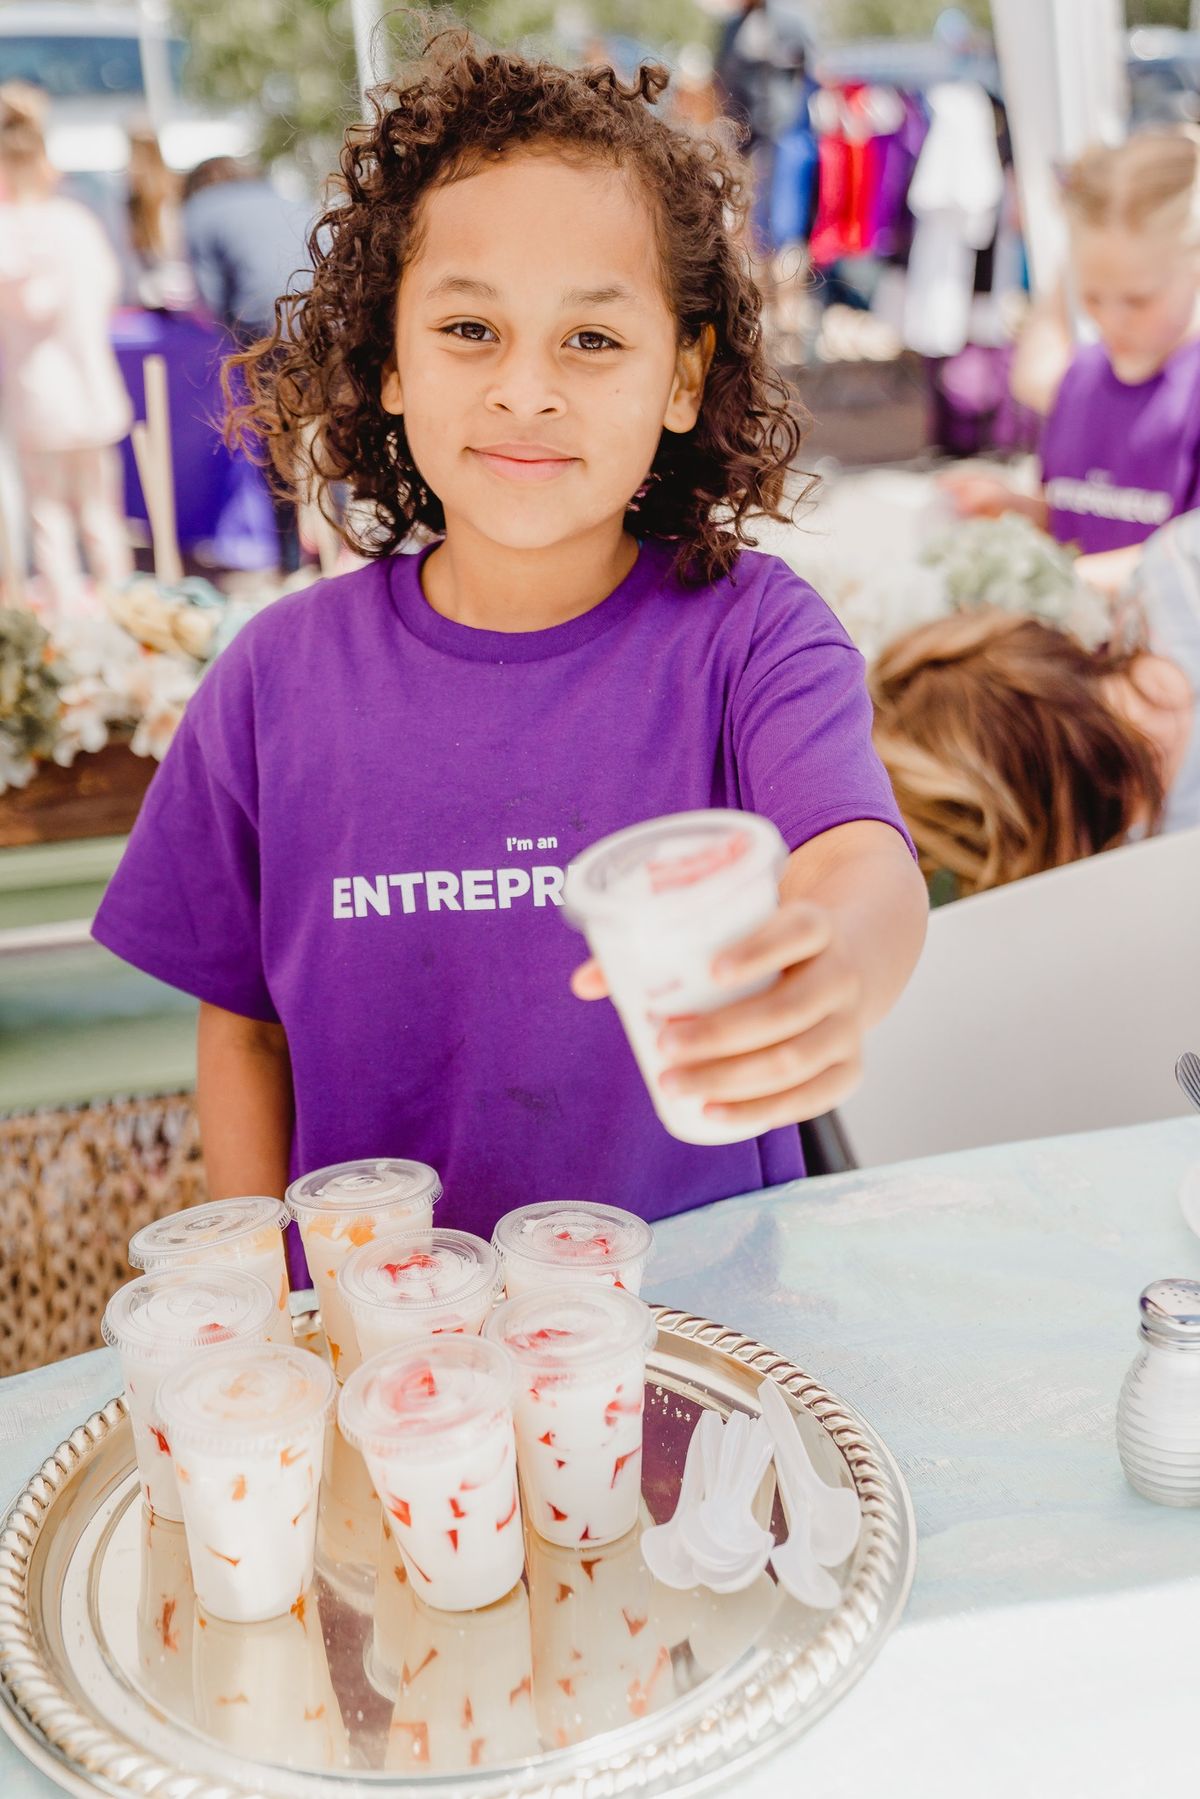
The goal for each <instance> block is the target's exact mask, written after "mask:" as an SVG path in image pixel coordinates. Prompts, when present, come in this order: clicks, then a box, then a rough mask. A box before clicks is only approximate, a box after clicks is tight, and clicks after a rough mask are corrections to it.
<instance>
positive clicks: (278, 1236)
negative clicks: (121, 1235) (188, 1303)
mask: <svg viewBox="0 0 1200 1799" xmlns="http://www.w3.org/2000/svg"><path fill="white" fill-rule="evenodd" d="M287 1220H288V1213H287V1207H286V1206H285V1205H283V1204H281V1202H280V1201H279V1200H277V1199H266V1198H249V1199H214V1200H213V1201H212V1202H211V1203H210V1204H209V1205H205V1206H192V1207H190V1208H189V1209H188V1210H187V1211H186V1212H173V1213H172V1214H171V1216H170V1217H169V1218H156V1219H155V1220H154V1222H153V1223H152V1224H144V1225H143V1226H142V1228H141V1230H140V1231H135V1232H134V1234H133V1236H132V1237H131V1238H130V1241H129V1260H130V1261H131V1262H132V1263H133V1266H134V1267H135V1268H144V1269H145V1270H146V1272H147V1273H148V1274H149V1273H155V1272H157V1271H158V1269H160V1268H195V1267H213V1266H215V1265H216V1264H217V1263H221V1264H222V1265H224V1266H228V1267H235V1268H240V1269H241V1270H242V1271H243V1273H245V1274H257V1275H258V1277H259V1279H260V1280H264V1281H266V1283H267V1285H268V1287H270V1289H271V1291H272V1293H274V1294H275V1300H276V1315H275V1317H274V1318H273V1319H272V1321H271V1330H270V1336H271V1339H272V1341H273V1342H276V1343H282V1344H284V1346H285V1347H290V1345H291V1344H292V1343H293V1341H294V1338H293V1335H292V1317H291V1312H290V1310H289V1308H288V1293H289V1288H288V1276H287V1262H286V1260H285V1259H284V1253H283V1231H284V1226H285V1225H286V1224H287Z"/></svg>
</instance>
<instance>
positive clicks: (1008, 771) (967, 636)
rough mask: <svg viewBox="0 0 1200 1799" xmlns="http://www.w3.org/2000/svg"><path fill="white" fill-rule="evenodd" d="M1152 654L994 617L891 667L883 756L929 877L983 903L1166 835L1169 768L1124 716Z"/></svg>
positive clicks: (882, 670)
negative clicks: (1162, 826) (1118, 688)
mask: <svg viewBox="0 0 1200 1799" xmlns="http://www.w3.org/2000/svg"><path fill="white" fill-rule="evenodd" d="M1141 653H1142V652H1141V651H1140V649H1137V648H1129V649H1126V650H1121V651H1116V650H1108V649H1101V650H1094V651H1093V650H1089V649H1087V648H1086V647H1085V646H1084V645H1083V644H1082V643H1081V642H1080V641H1079V640H1078V639H1077V638H1076V637H1074V636H1072V635H1071V634H1070V633H1069V632H1067V631H1063V630H1059V629H1057V628H1055V627H1054V626H1051V625H1045V624H1043V623H1042V622H1041V621H1040V620H1038V619H1034V618H1028V617H1021V616H1017V615H1014V614H1012V613H1008V612H1001V611H995V610H988V611H982V612H969V613H956V614H954V615H952V616H951V617H949V618H943V619H936V620H934V621H933V622H932V623H931V624H926V625H921V626H919V627H918V628H917V629H916V630H914V631H910V632H907V633H906V634H905V635H904V636H903V637H900V638H898V639H897V640H896V641H895V642H894V643H892V644H890V645H889V646H888V647H887V648H886V649H885V650H884V651H883V652H882V653H881V654H880V655H879V657H878V658H877V659H876V661H875V663H874V665H873V667H872V668H871V670H870V675H869V680H870V687H871V696H872V699H873V700H874V703H875V744H876V748H877V749H878V751H879V754H880V756H881V757H882V759H883V762H884V765H885V767H886V768H887V771H888V774H889V775H890V776H891V780H892V785H893V787H894V788H895V792H896V799H897V801H898V803H899V806H900V810H901V812H902V813H903V814H904V818H905V821H906V823H907V824H908V828H909V830H910V831H911V832H912V835H913V841H914V842H915V844H916V846H917V852H918V855H919V856H920V860H921V866H922V869H923V870H924V872H925V874H926V876H927V877H929V876H932V875H934V874H936V873H937V872H938V871H939V870H942V869H945V870H948V871H949V872H950V873H951V874H952V875H954V876H955V878H956V881H957V885H958V890H959V892H960V893H964V894H965V893H976V892H980V891H981V890H982V889H984V888H986V887H999V886H1002V885H1003V884H1004V883H1005V882H1007V881H1015V880H1018V879H1020V878H1021V877H1022V876H1024V875H1031V874H1038V873H1040V872H1041V871H1042V870H1043V869H1047V868H1057V867H1058V866H1059V865H1060V864H1062V863H1064V862H1074V861H1077V860H1078V859H1079V858H1081V857H1083V856H1090V855H1094V854H1095V853H1096V852H1097V851H1100V850H1105V849H1111V848H1112V847H1113V846H1114V845H1116V844H1118V843H1120V842H1122V841H1123V840H1124V838H1125V837H1127V836H1128V834H1129V832H1130V831H1131V830H1132V829H1133V828H1134V827H1135V826H1149V827H1151V828H1153V826H1154V825H1155V824H1157V822H1158V818H1159V815H1160V813H1161V811H1162V804H1163V779H1162V773H1161V764H1160V760H1159V757H1158V755H1157V753H1156V751H1155V748H1154V746H1153V745H1152V744H1151V742H1150V741H1149V739H1148V738H1146V737H1145V736H1144V735H1143V734H1142V733H1141V732H1140V731H1138V730H1137V729H1136V728H1135V727H1134V726H1133V725H1132V724H1130V723H1129V722H1128V721H1127V720H1126V718H1125V717H1124V716H1123V714H1122V711H1121V709H1120V707H1119V706H1118V705H1117V704H1115V703H1114V684H1115V683H1116V682H1118V681H1120V680H1121V679H1123V678H1129V677H1130V676H1131V671H1132V670H1133V669H1134V667H1135V665H1136V663H1137V660H1138V657H1139V656H1140V654H1141Z"/></svg>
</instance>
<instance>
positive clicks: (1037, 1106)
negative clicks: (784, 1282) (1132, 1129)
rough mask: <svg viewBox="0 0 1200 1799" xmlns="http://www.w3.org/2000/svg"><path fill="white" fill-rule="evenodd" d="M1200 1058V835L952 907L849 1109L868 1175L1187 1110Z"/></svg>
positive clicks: (936, 919) (873, 1048) (937, 915)
mask: <svg viewBox="0 0 1200 1799" xmlns="http://www.w3.org/2000/svg"><path fill="white" fill-rule="evenodd" d="M1185 1049H1195V1050H1197V1051H1200V828H1197V829H1194V830H1189V831H1179V832H1175V833H1173V834H1171V835H1170V836H1164V837H1155V838H1150V839H1148V840H1147V841H1145V842H1142V843H1136V844H1129V845H1126V846H1125V847H1123V848H1121V849H1118V850H1110V851H1108V852H1107V853H1106V854H1105V855H1102V856H1093V857H1090V858H1089V859H1088V860H1086V861H1083V862H1074V863H1071V864H1070V865H1068V866H1067V867H1065V868H1056V869H1052V870H1050V871H1049V872H1048V873H1046V874H1041V875H1033V876H1031V877H1030V878H1029V879H1027V880H1024V881H1015V882H1013V883H1012V884H1011V885H1010V886H1007V887H998V888H995V889H993V890H992V891H991V892H988V893H981V894H976V895H974V896H973V897H971V898H970V899H964V900H958V901H956V902H955V903H954V904H953V905H949V906H945V907H942V908H939V909H938V910H937V911H936V912H934V913H933V915H932V917H931V918H930V921H929V937H928V941H927V943H926V946H925V952H924V955H923V956H922V958H921V962H920V965H919V966H918V968H917V971H916V973H915V974H914V976H913V978H912V981H911V982H910V984H909V986H908V988H907V990H906V991H905V993H904V994H903V996H902V998H901V1000H900V1002H899V1004H898V1005H897V1006H896V1007H895V1009H894V1011H893V1012H892V1013H891V1014H890V1015H889V1016H888V1017H887V1018H886V1019H885V1020H884V1021H883V1023H882V1024H881V1025H880V1026H879V1027H878V1029H877V1030H875V1031H874V1032H872V1033H871V1035H870V1036H869V1037H868V1039H867V1046H866V1073H865V1076H864V1079H863V1084H862V1086H861V1088H860V1089H859V1091H858V1093H857V1094H855V1095H854V1096H853V1097H852V1098H851V1099H850V1100H849V1101H847V1103H846V1104H845V1105H844V1106H842V1107H840V1108H839V1114H838V1115H839V1118H840V1120H841V1123H842V1126H843V1129H844V1132H845V1135H846V1137H847V1139H848V1141H849V1144H850V1147H851V1149H852V1151H853V1153H854V1156H855V1158H856V1160H857V1161H858V1162H859V1164H860V1165H861V1166H863V1167H870V1166H876V1165H879V1164H881V1163H885V1162H895V1161H906V1160H909V1159H911V1158H913V1157H916V1156H928V1155H938V1154H940V1153H942V1152H943V1151H946V1150H957V1149H971V1148H975V1147H976V1146H978V1145H980V1144H986V1143H1009V1142H1018V1141H1020V1140H1021V1139H1023V1138H1028V1137H1046V1136H1058V1135H1061V1134H1063V1133H1065V1132H1069V1131H1091V1130H1099V1129H1103V1128H1105V1127H1106V1126H1109V1125H1125V1124H1139V1123H1142V1122H1145V1121H1148V1120H1150V1119H1157V1118H1169V1117H1172V1116H1175V1115H1177V1114H1179V1113H1183V1112H1186V1111H1187V1110H1188V1105H1187V1101H1186V1100H1185V1099H1184V1097H1183V1095H1182V1094H1181V1093H1180V1091H1179V1089H1178V1087H1177V1085H1176V1082H1175V1075H1174V1068H1175V1060H1176V1057H1177V1056H1179V1055H1180V1054H1181V1052H1182V1051H1183V1050H1185Z"/></svg>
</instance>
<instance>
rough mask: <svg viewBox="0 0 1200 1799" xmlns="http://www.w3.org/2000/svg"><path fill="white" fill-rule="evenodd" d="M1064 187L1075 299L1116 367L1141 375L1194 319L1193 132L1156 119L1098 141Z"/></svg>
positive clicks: (1199, 193)
mask: <svg viewBox="0 0 1200 1799" xmlns="http://www.w3.org/2000/svg"><path fill="white" fill-rule="evenodd" d="M1062 192H1063V205H1064V207H1065V210H1066V214H1067V222H1068V224H1069V226H1070V231H1071V260H1072V264H1073V269H1074V277H1075V288H1076V293H1077V297H1078V300H1079V303H1080V305H1081V306H1082V307H1083V309H1084V311H1085V312H1086V313H1087V314H1088V315H1089V317H1090V318H1091V319H1092V320H1093V322H1094V324H1095V326H1096V329H1097V330H1098V331H1099V333H1100V336H1101V338H1102V339H1103V341H1104V344H1105V347H1106V349H1107V350H1108V353H1109V356H1110V359H1111V361H1112V364H1113V367H1114V369H1115V370H1116V373H1117V374H1118V375H1119V376H1120V377H1121V379H1122V380H1126V381H1133V382H1136V381H1144V380H1146V379H1148V378H1149V376H1151V375H1152V374H1154V373H1155V372H1156V370H1157V369H1159V368H1161V366H1162V364H1163V363H1164V362H1165V361H1166V360H1167V358H1168V356H1170V355H1171V353H1172V351H1174V350H1176V349H1177V348H1178V347H1179V345H1180V343H1181V342H1182V341H1183V340H1184V338H1185V337H1187V336H1188V334H1189V333H1190V332H1191V331H1192V330H1193V328H1194V325H1195V322H1196V308H1197V293H1198V291H1200V133H1197V132H1196V131H1195V130H1193V129H1191V128H1190V127H1187V126H1180V127H1176V128H1171V127H1161V128H1156V129H1153V130H1146V131H1141V132H1138V133H1136V134H1135V135H1134V136H1133V137H1131V138H1129V139H1127V140H1126V142H1125V143H1123V144H1118V145H1115V146H1111V147H1110V146H1108V145H1096V146H1094V147H1093V148H1092V149H1090V150H1087V151H1085V153H1084V154H1083V155H1082V156H1081V157H1080V158H1079V160H1078V161H1077V162H1076V163H1074V164H1073V165H1072V167H1071V168H1070V169H1069V170H1068V172H1067V175H1066V177H1065V179H1064V182H1063V190H1062Z"/></svg>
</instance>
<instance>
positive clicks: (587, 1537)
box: [579, 1524, 592, 1543]
mask: <svg viewBox="0 0 1200 1799" xmlns="http://www.w3.org/2000/svg"><path fill="white" fill-rule="evenodd" d="M579 1541H580V1542H581V1543H590V1542H591V1541H592V1527H591V1525H590V1524H585V1525H584V1527H583V1535H582V1536H581V1537H580V1539H579Z"/></svg>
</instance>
